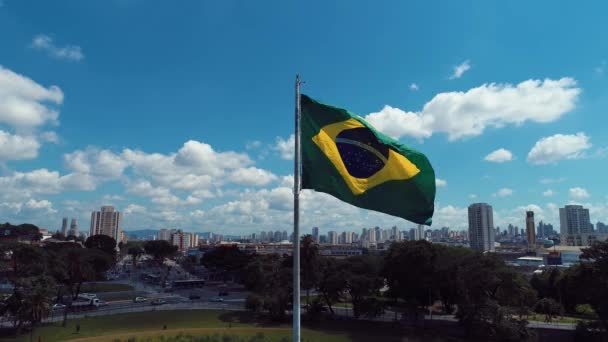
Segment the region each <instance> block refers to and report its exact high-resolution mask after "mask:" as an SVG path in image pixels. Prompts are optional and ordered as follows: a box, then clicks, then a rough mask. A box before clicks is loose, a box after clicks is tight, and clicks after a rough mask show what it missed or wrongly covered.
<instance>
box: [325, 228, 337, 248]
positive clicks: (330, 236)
mask: <svg viewBox="0 0 608 342" xmlns="http://www.w3.org/2000/svg"><path fill="white" fill-rule="evenodd" d="M327 240H328V241H327V242H328V243H329V244H330V245H337V244H338V233H336V232H334V231H329V232H327Z"/></svg>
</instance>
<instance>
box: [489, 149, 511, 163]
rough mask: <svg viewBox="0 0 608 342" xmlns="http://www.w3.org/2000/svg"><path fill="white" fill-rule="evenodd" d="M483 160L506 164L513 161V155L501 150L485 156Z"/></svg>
mask: <svg viewBox="0 0 608 342" xmlns="http://www.w3.org/2000/svg"><path fill="white" fill-rule="evenodd" d="M483 159H484V160H485V161H489V162H492V163H504V162H508V161H511V160H513V153H511V151H509V150H506V149H504V148H499V149H498V150H496V151H493V152H491V153H490V154H488V155H487V156H485V158H483Z"/></svg>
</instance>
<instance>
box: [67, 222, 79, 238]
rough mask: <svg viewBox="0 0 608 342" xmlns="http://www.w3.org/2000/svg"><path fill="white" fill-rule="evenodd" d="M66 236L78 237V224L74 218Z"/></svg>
mask: <svg viewBox="0 0 608 342" xmlns="http://www.w3.org/2000/svg"><path fill="white" fill-rule="evenodd" d="M68 235H73V236H78V223H77V222H76V219H75V218H73V219H72V222H70V232H69V234H68Z"/></svg>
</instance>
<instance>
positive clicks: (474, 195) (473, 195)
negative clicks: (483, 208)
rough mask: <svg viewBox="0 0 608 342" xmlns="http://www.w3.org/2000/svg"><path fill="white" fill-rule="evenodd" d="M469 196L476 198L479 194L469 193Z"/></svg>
mask: <svg viewBox="0 0 608 342" xmlns="http://www.w3.org/2000/svg"><path fill="white" fill-rule="evenodd" d="M469 198H470V199H476V198H477V195H476V194H469Z"/></svg>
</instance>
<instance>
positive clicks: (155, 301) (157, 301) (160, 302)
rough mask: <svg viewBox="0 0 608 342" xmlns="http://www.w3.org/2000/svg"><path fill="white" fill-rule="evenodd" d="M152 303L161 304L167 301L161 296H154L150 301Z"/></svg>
mask: <svg viewBox="0 0 608 342" xmlns="http://www.w3.org/2000/svg"><path fill="white" fill-rule="evenodd" d="M151 304H152V305H163V304H167V301H165V300H164V299H162V298H156V299H154V300H153V301H152V302H151Z"/></svg>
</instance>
